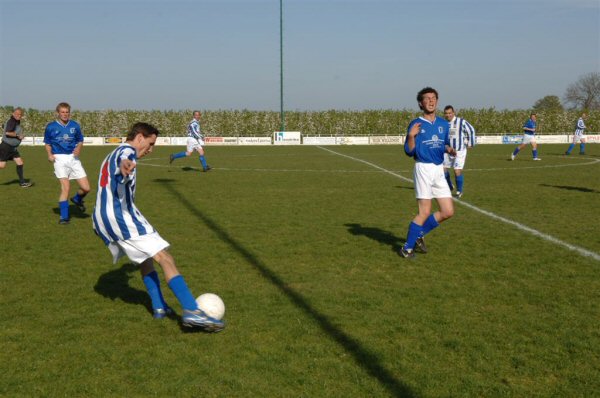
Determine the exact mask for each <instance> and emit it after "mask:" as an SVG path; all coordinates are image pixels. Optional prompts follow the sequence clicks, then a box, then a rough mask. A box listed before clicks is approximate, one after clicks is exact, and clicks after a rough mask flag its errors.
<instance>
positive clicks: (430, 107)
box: [399, 87, 456, 258]
mask: <svg viewBox="0 0 600 398" xmlns="http://www.w3.org/2000/svg"><path fill="white" fill-rule="evenodd" d="M417 102H418V104H419V108H421V110H422V111H423V116H421V117H419V118H417V119H414V120H413V121H411V122H410V124H409V125H408V133H407V135H406V140H405V141H404V152H405V153H406V154H407V155H408V156H410V157H413V158H414V159H415V169H414V173H413V178H414V183H415V196H416V198H417V206H418V211H419V212H418V213H417V215H416V216H415V218H414V219H413V220H412V222H411V223H410V224H409V226H408V233H407V237H406V243H404V246H402V247H401V248H400V252H399V254H400V255H401V256H402V257H405V258H413V257H415V253H414V251H415V247H416V248H417V249H419V250H420V251H421V252H423V253H426V252H427V248H426V247H425V241H424V239H423V237H424V236H425V235H426V234H427V233H429V232H431V230H433V229H434V228H436V227H437V226H438V225H439V224H440V223H441V222H443V221H445V220H447V219H449V218H450V217H452V216H453V215H454V203H453V202H452V193H451V192H450V187H449V186H448V183H447V182H446V178H445V177H444V166H443V162H444V153H449V154H451V155H453V156H456V151H455V150H454V148H452V147H451V146H450V140H449V136H448V130H449V127H450V126H449V124H448V122H447V121H446V120H444V119H442V118H440V117H437V116H436V114H435V112H436V108H437V102H438V93H437V91H436V90H435V89H433V88H431V87H425V88H424V89H422V90H421V91H419V93H418V94H417ZM434 198H435V200H436V202H437V204H438V207H439V210H438V211H436V212H435V213H433V214H431V200H432V199H434Z"/></svg>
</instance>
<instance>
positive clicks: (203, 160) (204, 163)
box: [200, 155, 208, 170]
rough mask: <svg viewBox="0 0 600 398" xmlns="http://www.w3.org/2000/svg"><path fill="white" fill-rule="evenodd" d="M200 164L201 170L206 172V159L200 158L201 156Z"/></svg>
mask: <svg viewBox="0 0 600 398" xmlns="http://www.w3.org/2000/svg"><path fill="white" fill-rule="evenodd" d="M200 163H202V168H203V169H204V170H206V167H207V166H208V165H207V164H206V159H205V158H204V156H202V155H201V156H200Z"/></svg>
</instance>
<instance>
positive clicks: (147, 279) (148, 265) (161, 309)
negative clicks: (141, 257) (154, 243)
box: [140, 258, 173, 319]
mask: <svg viewBox="0 0 600 398" xmlns="http://www.w3.org/2000/svg"><path fill="white" fill-rule="evenodd" d="M140 273H141V274H142V280H143V282H144V285H145V286H146V290H147V291H148V295H149V296H150V300H151V301H152V311H153V316H154V318H157V319H161V318H164V317H165V316H167V315H170V314H171V313H172V312H173V311H172V310H171V308H169V306H168V305H167V303H166V302H165V299H164V297H163V295H162V291H161V289H160V279H159V278H158V273H157V272H156V270H155V269H154V260H153V259H152V258H148V259H146V261H144V262H143V263H141V264H140Z"/></svg>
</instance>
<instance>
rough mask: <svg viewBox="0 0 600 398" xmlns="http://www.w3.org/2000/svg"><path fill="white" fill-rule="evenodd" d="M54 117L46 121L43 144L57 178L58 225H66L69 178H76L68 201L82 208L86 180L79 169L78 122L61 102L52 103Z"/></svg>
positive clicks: (79, 134)
mask: <svg viewBox="0 0 600 398" xmlns="http://www.w3.org/2000/svg"><path fill="white" fill-rule="evenodd" d="M56 114H57V116H58V118H57V120H55V121H53V122H51V123H48V125H47V126H46V131H45V132H44V144H46V152H47V153H48V161H49V162H51V163H53V164H54V174H55V175H56V178H58V180H59V181H60V196H59V198H58V208H59V210H60V219H59V220H58V223H59V224H68V223H69V220H70V214H69V202H68V199H69V190H70V189H71V180H76V181H77V184H78V185H79V189H78V190H77V193H76V194H75V196H73V197H72V198H71V202H73V203H74V204H75V206H77V207H78V208H79V210H80V211H81V212H84V211H85V205H84V203H83V199H84V198H85V196H86V195H87V194H88V193H89V192H90V183H89V181H88V179H87V174H86V173H85V170H84V169H83V165H82V164H81V160H79V154H80V153H81V148H82V147H83V134H82V133H81V127H80V126H79V123H77V122H76V121H74V120H71V105H69V104H67V103H66V102H61V103H60V104H58V105H57V106H56Z"/></svg>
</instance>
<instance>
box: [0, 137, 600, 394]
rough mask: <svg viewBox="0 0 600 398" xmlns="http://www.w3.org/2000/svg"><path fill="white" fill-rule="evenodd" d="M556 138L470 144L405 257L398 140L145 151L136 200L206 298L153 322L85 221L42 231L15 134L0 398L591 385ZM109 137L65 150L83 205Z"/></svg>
mask: <svg viewBox="0 0 600 398" xmlns="http://www.w3.org/2000/svg"><path fill="white" fill-rule="evenodd" d="M565 147H566V145H542V146H540V156H541V157H542V159H543V160H542V161H541V162H533V161H532V160H531V154H530V150H529V149H526V150H525V151H524V152H522V153H521V154H520V155H519V158H518V159H517V160H516V161H514V162H510V161H507V158H508V155H509V154H510V152H511V150H512V149H513V147H512V146H499V145H498V146H493V145H489V146H485V145H481V146H478V147H476V148H475V149H474V150H472V151H471V152H470V154H469V157H468V159H467V170H466V171H465V196H464V197H463V199H461V200H460V201H456V202H455V203H456V213H455V217H454V218H452V219H451V220H449V221H448V222H447V223H444V224H443V225H442V226H441V227H440V228H438V229H436V230H434V231H433V232H432V233H431V234H430V235H428V238H427V243H428V246H429V251H430V252H429V253H428V254H425V255H418V256H417V258H416V259H414V260H412V261H410V260H405V259H402V258H400V257H399V256H398V255H397V254H396V250H397V249H398V248H399V246H400V245H401V244H402V243H403V242H404V239H405V234H406V227H407V225H408V223H409V222H410V221H411V219H412V217H413V216H414V214H415V212H416V204H415V199H414V191H413V187H412V183H411V182H410V179H411V176H412V166H413V162H412V160H411V159H409V158H407V157H406V156H405V155H404V154H403V152H402V149H401V148H400V147H398V146H344V147H325V148H319V147H231V148H226V147H209V148H208V149H207V158H208V161H209V163H210V164H211V165H212V166H213V167H214V170H212V171H211V172H209V173H199V172H198V166H199V162H198V159H197V157H195V156H194V157H193V158H186V159H179V160H177V161H176V162H175V163H174V164H173V166H169V164H168V160H167V159H168V154H169V152H170V151H172V150H173V148H166V147H158V148H156V150H155V152H154V153H152V154H150V155H149V156H148V157H147V158H144V159H143V160H142V162H141V163H140V166H139V170H138V188H137V189H138V192H137V204H138V206H139V207H140V209H141V210H142V212H143V213H144V215H145V216H146V217H147V218H148V219H149V220H150V221H151V222H152V224H153V225H154V226H155V227H156V228H157V229H158V230H159V231H160V233H161V235H162V236H163V237H164V238H165V239H166V240H168V241H169V242H170V243H171V245H172V247H171V253H172V254H173V255H174V257H175V259H176V261H177V263H178V266H179V268H180V271H181V272H182V273H183V275H184V276H185V277H186V280H187V283H188V285H189V286H190V287H191V289H192V291H193V292H194V294H195V295H199V294H201V293H203V292H214V293H217V294H219V295H220V296H221V297H222V298H223V300H224V301H225V304H226V306H227V311H226V315H225V320H226V321H227V328H226V329H225V330H224V331H223V332H221V333H219V334H214V335H211V334H204V333H186V332H185V331H184V330H183V329H182V328H181V327H180V325H179V323H178V321H177V319H165V320H161V321H156V320H153V319H152V317H151V315H150V312H149V305H150V303H149V299H148V298H147V295H146V293H145V290H144V286H143V283H142V281H141V278H140V277H139V273H138V271H137V269H136V266H134V265H133V264H131V263H129V262H127V261H124V260H123V261H121V262H120V263H118V264H116V265H113V264H111V259H110V256H109V253H108V250H107V249H106V248H105V247H104V245H103V244H102V242H101V241H100V239H99V238H97V237H95V235H94V234H93V232H92V229H91V219H90V217H89V215H88V214H80V213H78V212H77V210H76V209H75V208H72V209H71V211H72V216H73V219H72V222H71V224H70V225H68V226H63V225H58V223H57V222H58V209H57V207H58V206H57V198H58V193H59V184H58V182H57V181H56V179H55V178H54V176H53V174H52V170H51V165H50V164H49V163H48V162H47V161H46V157H45V154H44V153H45V151H44V149H43V148H41V147H24V148H22V150H21V153H22V155H23V158H24V160H25V162H26V166H25V172H26V176H27V177H29V178H31V179H32V180H33V181H34V182H35V186H34V187H32V188H29V189H22V188H20V187H19V186H18V184H17V183H16V181H15V180H14V178H15V177H16V174H15V172H14V164H13V163H9V164H8V166H7V168H6V169H4V170H2V171H0V192H1V198H2V210H1V211H0V224H1V225H2V241H3V245H2V247H3V254H2V256H1V262H2V266H1V272H2V273H1V276H0V292H1V296H0V308H2V317H0V341H2V349H1V350H0V352H1V354H0V356H1V357H0V363H2V372H0V396H11V397H12V396H190V397H192V396H193V397H198V396H206V397H233V396H244V397H246V396H257V397H380V396H381V397H384V396H398V397H455V396H482V397H495V396H507V397H548V396H556V397H591V396H600V234H599V233H598V225H599V221H600V216H599V214H600V146H599V145H588V149H587V152H588V155H586V156H578V155H572V156H570V157H564V156H561V154H562V153H563V152H564V150H565V149H566V148H565ZM178 149H180V148H178ZM109 150H110V148H106V147H104V148H102V147H86V148H84V151H83V154H82V160H83V162H84V166H85V168H86V170H87V172H88V173H89V175H90V180H91V182H92V185H93V187H94V188H93V191H92V193H91V194H90V196H89V197H88V200H87V204H88V207H89V209H88V213H89V212H90V211H91V208H92V204H93V201H94V200H95V186H96V176H97V172H98V167H99V165H100V162H101V161H102V159H103V157H104V156H105V155H106V153H107V152H108V151H109ZM163 290H164V292H165V296H166V298H167V301H168V302H169V303H171V304H172V305H173V306H174V307H175V308H176V309H177V311H178V312H180V309H179V306H178V305H177V303H176V300H175V298H174V297H173V295H172V294H171V292H170V291H169V290H168V288H167V287H166V286H165V284H164V283H163Z"/></svg>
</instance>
